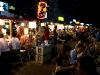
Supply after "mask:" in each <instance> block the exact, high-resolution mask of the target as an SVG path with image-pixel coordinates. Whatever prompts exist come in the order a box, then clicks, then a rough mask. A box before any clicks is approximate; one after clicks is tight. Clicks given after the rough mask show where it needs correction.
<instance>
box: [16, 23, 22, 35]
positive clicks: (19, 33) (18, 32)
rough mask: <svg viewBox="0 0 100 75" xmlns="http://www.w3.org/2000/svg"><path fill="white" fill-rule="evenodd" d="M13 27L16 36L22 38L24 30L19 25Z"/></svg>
mask: <svg viewBox="0 0 100 75" xmlns="http://www.w3.org/2000/svg"><path fill="white" fill-rule="evenodd" d="M15 27H16V29H17V36H22V35H23V34H24V28H23V27H22V26H20V25H19V23H16V24H15Z"/></svg>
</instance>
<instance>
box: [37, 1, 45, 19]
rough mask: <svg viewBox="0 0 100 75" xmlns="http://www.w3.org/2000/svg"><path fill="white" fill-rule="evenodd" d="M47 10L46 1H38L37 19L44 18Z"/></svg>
mask: <svg viewBox="0 0 100 75" xmlns="http://www.w3.org/2000/svg"><path fill="white" fill-rule="evenodd" d="M46 12H47V3H46V2H39V3H38V10H37V18H38V19H45V16H46Z"/></svg>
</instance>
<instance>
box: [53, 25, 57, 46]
mask: <svg viewBox="0 0 100 75" xmlns="http://www.w3.org/2000/svg"><path fill="white" fill-rule="evenodd" d="M53 34H54V45H55V46H56V44H57V35H58V34H57V26H55V27H54V32H53Z"/></svg>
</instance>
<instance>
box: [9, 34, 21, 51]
mask: <svg viewBox="0 0 100 75" xmlns="http://www.w3.org/2000/svg"><path fill="white" fill-rule="evenodd" d="M9 48H10V50H11V51H15V52H17V51H20V41H19V39H18V38H17V37H16V33H12V39H11V40H10V42H9Z"/></svg>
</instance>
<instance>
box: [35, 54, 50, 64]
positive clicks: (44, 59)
mask: <svg viewBox="0 0 100 75" xmlns="http://www.w3.org/2000/svg"><path fill="white" fill-rule="evenodd" d="M35 60H36V63H40V64H44V63H46V62H47V61H48V60H49V56H48V54H45V55H36V58H35Z"/></svg>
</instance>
